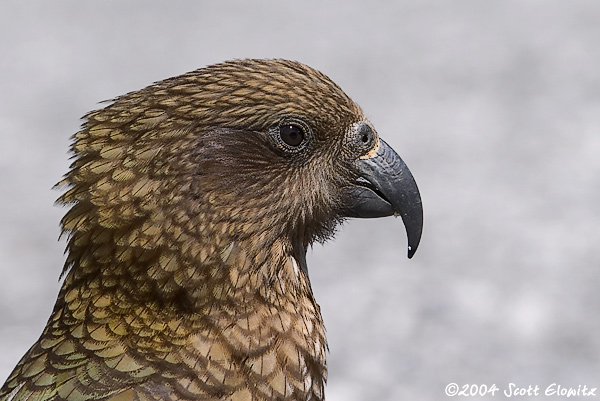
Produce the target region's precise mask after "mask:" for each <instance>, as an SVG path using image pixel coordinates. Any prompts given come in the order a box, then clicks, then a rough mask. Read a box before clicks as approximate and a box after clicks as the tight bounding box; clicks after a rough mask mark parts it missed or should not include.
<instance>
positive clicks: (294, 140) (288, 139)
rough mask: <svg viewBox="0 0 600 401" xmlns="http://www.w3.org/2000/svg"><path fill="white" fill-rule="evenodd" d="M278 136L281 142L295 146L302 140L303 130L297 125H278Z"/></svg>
mask: <svg viewBox="0 0 600 401" xmlns="http://www.w3.org/2000/svg"><path fill="white" fill-rule="evenodd" d="M279 136H280V137H281V139H282V140H283V142H285V143H286V144H288V145H290V146H294V147H295V146H298V145H300V144H301V143H302V141H303V140H304V131H303V130H302V128H300V127H298V126H297V125H293V124H285V125H282V126H281V127H279Z"/></svg>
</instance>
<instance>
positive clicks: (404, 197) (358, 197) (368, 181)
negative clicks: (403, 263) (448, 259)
mask: <svg viewBox="0 0 600 401" xmlns="http://www.w3.org/2000/svg"><path fill="white" fill-rule="evenodd" d="M356 169H357V172H358V174H359V177H358V179H357V180H356V182H355V184H354V185H352V186H349V187H346V188H345V189H346V193H345V204H346V206H347V207H348V209H347V210H346V217H360V218H373V217H386V216H391V215H395V216H398V215H400V216H401V217H402V221H403V222H404V227H405V228H406V235H407V236H408V257H409V258H412V256H413V255H414V254H415V252H416V251H417V247H418V246H419V242H420V241H421V232H422V231H423V206H422V204H421V195H420V194H419V188H417V183H416V181H415V179H414V178H413V176H412V174H411V172H410V170H409V169H408V167H407V166H406V164H405V163H404V161H402V159H401V158H400V156H398V154H397V153H396V152H394V149H392V148H391V147H390V146H389V145H388V144H387V143H385V142H384V141H383V140H381V139H380V140H379V148H378V149H377V151H376V152H374V154H373V155H372V156H370V157H365V158H361V159H358V160H357V162H356Z"/></svg>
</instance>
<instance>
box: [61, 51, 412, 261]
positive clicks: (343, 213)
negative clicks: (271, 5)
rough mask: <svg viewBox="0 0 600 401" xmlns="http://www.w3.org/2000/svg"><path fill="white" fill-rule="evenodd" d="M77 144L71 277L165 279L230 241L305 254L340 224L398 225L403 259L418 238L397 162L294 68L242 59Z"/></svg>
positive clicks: (324, 81) (313, 76) (98, 120)
mask: <svg viewBox="0 0 600 401" xmlns="http://www.w3.org/2000/svg"><path fill="white" fill-rule="evenodd" d="M74 139H75V140H74V142H73V145H72V152H73V154H74V158H75V161H74V163H73V165H72V166H71V170H70V171H69V173H68V174H67V175H66V176H65V179H64V180H63V182H62V184H66V185H68V186H69V187H70V189H68V191H67V192H66V193H65V194H64V195H63V196H62V197H61V198H60V199H59V200H60V201H61V202H63V203H67V204H71V205H72V207H71V209H70V210H69V212H68V213H67V214H66V216H65V217H64V218H63V220H62V226H63V230H64V231H66V232H67V233H68V234H69V235H70V240H69V243H68V250H69V257H68V259H67V265H66V268H67V269H68V268H71V267H77V269H80V270H86V269H92V270H93V269H94V268H93V267H92V266H98V265H101V264H102V260H103V258H104V259H106V260H107V261H108V262H107V263H109V262H110V263H112V264H114V263H113V262H114V260H115V258H117V259H118V261H121V262H122V263H130V264H132V263H139V262H140V261H142V262H143V261H144V260H145V259H149V258H159V259H160V263H159V264H160V265H161V266H162V269H163V270H169V268H170V267H169V264H173V265H180V264H182V263H183V262H182V258H180V257H179V256H177V257H168V256H164V255H168V254H169V252H168V250H169V249H172V248H178V249H179V252H180V253H182V254H187V255H188V256H189V258H188V260H199V261H200V262H202V261H203V260H205V259H209V258H210V257H211V256H210V255H211V254H214V253H219V252H223V249H225V248H227V246H228V244H231V242H232V241H233V240H235V241H244V240H252V242H253V243H254V245H255V247H258V248H261V247H268V246H270V245H271V244H272V243H273V242H274V241H283V243H284V245H283V247H284V248H286V249H292V250H293V252H295V253H297V254H304V253H305V252H306V248H307V246H308V245H309V244H311V243H312V242H313V241H315V240H324V239H326V238H328V237H330V236H331V235H332V234H333V232H334V229H335V227H336V225H337V224H338V223H339V222H340V221H342V220H343V219H345V218H348V217H361V218H370V217H383V216H390V215H399V216H401V217H402V219H403V221H404V224H405V227H406V231H407V234H408V243H409V253H408V255H409V257H411V256H412V255H413V254H414V252H415V251H416V248H417V246H418V243H419V240H420V236H421V229H422V209H421V199H420V196H419V191H418V189H417V185H416V183H415V180H414V179H413V177H412V175H411V173H410V171H409V170H408V168H407V167H406V165H405V164H404V162H403V161H402V159H401V158H400V157H399V156H398V155H397V154H396V153H395V152H394V151H393V150H392V148H391V147H390V146H389V145H387V144H386V143H385V142H384V141H383V140H382V139H380V138H379V136H378V134H377V132H376V131H375V129H374V127H373V126H372V124H371V123H370V122H369V121H368V120H367V119H366V118H365V117H364V115H363V113H362V111H361V109H360V108H359V107H358V106H357V105H356V104H355V103H354V102H353V101H352V100H351V99H350V98H349V97H348V96H347V95H346V94H345V93H344V92H343V91H342V90H341V89H340V88H339V87H338V86H337V85H336V84H335V83H334V82H332V81H331V80H330V79H329V78H328V77H326V76H325V75H323V74H322V73H320V72H318V71H316V70H314V69H312V68H310V67H308V66H305V65H303V64H300V63H296V62H292V61H285V60H237V61H231V62H225V63H222V64H217V65H213V66H210V67H207V68H203V69H199V70H196V71H193V72H190V73H187V74H184V75H181V76H178V77H175V78H171V79H167V80H164V81H161V82H158V83H156V84H154V85H152V86H149V87H147V88H145V89H142V90H139V91H136V92H131V93H129V94H126V95H123V96H121V97H118V98H116V99H113V100H112V101H111V104H109V105H108V106H106V107H105V108H103V109H101V110H98V111H94V112H91V113H89V114H88V115H87V116H86V121H85V123H84V125H83V128H82V130H81V131H80V132H78V133H77V134H76V135H75V137H74ZM115 255H116V256H115ZM300 259H303V255H299V260H300ZM90 271H91V270H90Z"/></svg>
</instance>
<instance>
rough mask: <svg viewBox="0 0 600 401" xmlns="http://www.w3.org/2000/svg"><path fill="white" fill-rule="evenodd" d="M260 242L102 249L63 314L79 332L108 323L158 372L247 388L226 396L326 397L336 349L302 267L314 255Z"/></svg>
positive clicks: (80, 276) (114, 335) (73, 274)
mask: <svg viewBox="0 0 600 401" xmlns="http://www.w3.org/2000/svg"><path fill="white" fill-rule="evenodd" d="M258 238H260V236H259V237H258ZM256 241H257V237H253V238H252V239H250V238H248V239H246V240H243V239H242V240H240V239H237V240H229V241H220V242H219V243H218V244H214V245H210V246H209V245H207V244H204V246H203V247H201V250H200V251H198V252H195V251H193V250H192V251H191V253H189V251H190V250H189V249H187V250H186V249H177V250H173V249H170V248H168V247H162V248H159V249H158V250H147V251H146V252H141V253H140V252H139V251H132V252H134V254H133V255H130V256H131V259H130V258H129V257H127V258H125V259H124V254H125V253H127V251H128V250H126V249H121V248H120V247H119V246H115V247H114V249H113V251H112V252H108V251H106V252H103V253H98V255H97V256H99V257H98V258H96V260H95V266H96V268H95V269H91V268H90V266H89V265H86V266H83V268H78V266H74V268H73V269H72V270H71V271H70V272H69V274H68V276H67V278H66V280H65V283H64V285H63V289H62V291H61V295H60V296H59V301H58V303H57V306H56V308H57V310H55V313H54V316H55V318H60V319H62V320H63V322H64V324H66V325H68V326H69V328H68V330H72V331H76V330H81V329H80V326H81V324H83V325H84V326H85V327H88V329H87V332H89V333H92V332H97V331H98V329H97V328H98V327H105V330H104V331H106V333H107V338H109V340H110V341H114V342H118V343H119V344H126V345H128V344H130V346H131V349H132V350H135V355H136V358H138V359H136V363H139V364H140V365H145V364H148V365H149V366H150V368H151V369H164V366H165V365H164V363H163V364H162V365H160V366H162V367H159V366H158V363H155V362H152V361H161V360H173V361H178V363H179V365H177V368H175V367H174V366H175V365H173V367H171V368H168V369H173V370H174V371H175V373H171V372H170V373H169V374H174V375H175V376H177V375H178V374H181V375H182V380H183V377H186V380H187V377H189V375H190V374H192V375H197V376H198V377H197V379H198V380H199V381H200V382H201V383H200V384H199V386H201V387H202V386H206V385H208V387H210V388H221V387H222V386H223V380H224V378H225V377H227V380H228V381H229V382H231V383H238V382H239V383H244V385H243V386H241V385H240V387H239V388H237V387H235V386H233V387H231V388H229V390H223V391H226V392H229V393H231V394H234V393H235V392H236V391H238V392H242V393H240V396H241V395H242V394H246V393H243V392H248V393H247V394H251V395H252V397H254V398H252V399H257V400H260V399H271V398H269V397H272V395H273V394H275V395H277V397H281V398H277V399H286V400H288V399H289V400H295V399H298V400H304V399H307V400H308V399H312V400H319V399H321V397H322V394H323V387H324V382H325V380H326V375H327V373H326V363H325V353H326V349H327V345H326V339H325V330H324V326H323V321H322V318H321V313H320V309H319V306H318V305H317V304H316V302H315V300H314V298H313V295H312V290H311V287H310V282H309V279H308V276H307V274H306V273H305V271H304V269H303V267H302V266H303V265H304V263H305V262H304V257H305V250H304V248H302V247H300V248H294V246H293V245H292V244H291V243H289V242H286V241H283V240H280V239H277V240H274V241H266V242H263V243H262V244H260V245H262V247H261V246H257V245H258V244H257V243H256ZM190 248H193V245H190ZM189 255H195V259H192V258H189ZM123 260H127V261H130V262H131V261H135V262H134V263H124V262H123ZM86 272H87V273H86ZM115 327H117V328H115ZM85 331H86V330H84V332H85ZM174 339H175V340H174ZM81 341H82V342H84V344H85V342H86V341H87V339H86V338H83V339H82V340H81ZM161 363H162V362H161ZM211 369H212V370H211ZM206 370H209V371H211V372H222V373H221V374H220V375H221V376H223V377H219V375H215V376H214V377H213V376H206V373H205V371H206ZM211 386H213V387H211ZM219 386H221V387H219ZM236 388H237V390H236ZM261 394H262V395H263V396H261ZM266 394H271V395H270V396H267V395H266ZM236 399H237V398H236ZM240 399H241V398H240Z"/></svg>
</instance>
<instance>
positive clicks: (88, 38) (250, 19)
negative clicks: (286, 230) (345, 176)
mask: <svg viewBox="0 0 600 401" xmlns="http://www.w3.org/2000/svg"><path fill="white" fill-rule="evenodd" d="M0 54H1V57H0V135H1V136H0V139H1V142H0V144H1V145H0V185H1V188H2V189H1V191H2V195H1V196H0V383H3V382H4V379H5V378H6V377H7V376H8V374H9V373H10V371H11V370H12V368H13V366H14V365H15V364H16V363H17V361H18V360H19V359H20V357H21V356H22V355H23V354H24V353H25V351H26V350H27V349H28V348H29V346H30V345H31V344H32V343H33V342H34V341H35V340H36V339H37V337H38V336H39V334H40V333H41V331H42V328H43V327H44V325H45V322H46V320H47V318H48V316H49V314H50V311H51V309H52V306H53V304H54V301H55V298H56V295H57V292H58V289H59V286H60V283H59V281H58V277H59V274H60V272H61V269H62V264H63V261H64V256H63V249H64V239H63V240H62V241H57V237H58V234H59V228H58V223H59V220H60V218H61V217H62V215H63V214H64V212H65V210H64V209H61V208H60V207H57V206H53V202H54V200H55V199H56V198H57V197H58V196H59V192H58V191H54V190H52V189H51V188H52V186H53V185H54V184H55V183H56V182H58V181H59V179H60V178H61V176H62V174H64V173H65V172H66V171H67V169H68V165H69V161H68V154H67V149H68V146H69V137H70V136H71V135H72V134H74V133H75V132H76V131H77V130H78V127H79V125H80V123H81V121H80V120H79V118H80V117H81V116H82V115H83V114H85V113H86V112H87V111H90V110H92V109H95V108H99V107H101V105H99V104H98V102H99V101H101V100H105V99H109V98H112V97H114V96H117V95H120V94H123V93H125V92H128V91H132V90H137V89H141V88H142V87H144V86H146V85H149V84H151V83H152V82H154V81H157V80H161V79H164V78H167V77H170V76H174V75H178V74H181V73H184V72H187V71H190V70H194V69H196V68H200V67H203V66H206V65H208V64H212V63H216V62H220V61H224V60H228V59H233V58H244V57H258V58H288V59H293V60H298V61H301V62H304V63H306V64H308V65H311V66H312V67H315V68H317V69H319V70H321V71H323V72H324V73H326V74H327V75H329V76H330V77H331V78H332V79H333V80H334V81H336V82H337V83H338V84H339V85H340V86H341V87H342V88H343V89H344V90H345V91H346V92H347V93H348V94H349V95H350V96H351V97H352V98H353V99H354V100H355V101H356V102H357V103H359V104H360V105H361V106H362V107H363V109H364V111H365V113H366V115H367V116H368V117H369V118H370V120H371V121H372V122H373V123H374V125H375V127H376V128H377V130H378V132H379V134H380V135H381V136H382V137H383V138H384V139H385V140H386V141H387V142H388V143H390V144H391V145H392V146H393V147H394V148H395V149H396V151H397V152H398V153H399V154H400V155H401V156H402V157H403V159H404V160H405V161H406V163H407V164H408V165H409V167H410V169H411V170H412V172H413V174H414V176H415V177H416V180H417V182H418V184H419V187H420V189H421V194H422V197H423V204H424V210H425V229H424V234H423V239H422V242H421V246H420V248H419V250H418V252H417V253H416V255H415V257H414V258H413V259H412V260H408V259H407V258H406V236H405V233H404V228H403V225H402V222H401V221H400V220H399V219H393V218H388V219H375V220H368V221H366V220H365V221H359V220H352V221H348V222H347V223H346V224H345V225H344V226H343V227H342V228H341V230H340V232H339V234H338V235H337V237H336V239H335V240H333V241H330V242H328V243H327V244H325V246H321V245H315V246H314V248H313V249H312V250H311V251H309V255H308V257H309V269H310V274H311V280H312V284H313V289H314V292H315V294H316V298H317V301H318V302H319V304H320V305H321V309H322V311H323V315H324V319H325V323H326V326H327V333H328V339H329V344H330V346H329V348H330V355H329V359H328V362H329V384H328V386H327V389H326V395H327V399H328V400H329V401H342V400H343V401H355V400H379V401H384V400H408V399H416V400H440V399H445V398H446V396H445V395H444V387H445V386H446V385H447V384H448V383H450V382H455V383H457V384H459V385H463V384H487V385H491V384H494V383H495V384H496V385H497V386H499V387H500V388H502V389H504V388H507V386H508V384H509V383H511V382H513V383H516V384H517V385H519V386H524V387H526V386H528V385H536V384H537V385H539V386H540V387H542V388H545V387H546V386H547V385H549V384H551V383H558V384H561V385H562V386H565V387H569V386H571V387H577V386H578V385H580V384H581V385H583V384H585V385H587V386H588V387H600V335H599V333H600V291H599V289H600V271H599V268H600V3H598V2H597V1H593V0H590V1H584V0H572V1H568V2H566V1H558V0H544V1H541V0H539V1H536V0H507V1H502V2H484V1H479V0H456V1H452V2H448V1H441V0H439V1H432V0H418V1H417V0H406V1H379V0H373V1H369V2H365V1H355V0H352V1H348V0H345V1H341V0H340V1H330V2H324V1H316V0H305V1H302V2H278V1H252V2H247V1H220V2H216V1H215V2H198V1H180V0H175V1H170V2H149V1H114V0H105V1H102V2H81V1H61V0H59V1H56V0H55V1H52V2H47V1H13V0H3V1H2V3H1V4H0ZM500 396H501V395H498V394H497V395H496V397H494V398H498V397H500ZM503 397H504V396H502V398H503ZM487 398H489V399H492V397H487ZM528 399H547V397H543V396H542V395H540V397H538V398H536V397H529V398H528Z"/></svg>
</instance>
